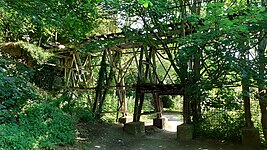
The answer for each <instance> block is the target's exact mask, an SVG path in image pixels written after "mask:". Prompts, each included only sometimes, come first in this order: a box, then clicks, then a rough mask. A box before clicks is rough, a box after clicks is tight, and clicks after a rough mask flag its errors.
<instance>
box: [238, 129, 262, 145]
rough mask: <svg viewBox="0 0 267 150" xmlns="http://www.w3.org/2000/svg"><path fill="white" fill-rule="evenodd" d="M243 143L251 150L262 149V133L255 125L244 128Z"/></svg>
mask: <svg viewBox="0 0 267 150" xmlns="http://www.w3.org/2000/svg"><path fill="white" fill-rule="evenodd" d="M242 144H243V145H244V146H245V147H248V148H249V149H250V150H259V149H260V134H259V130H258V129H256V128H254V127H247V128H243V129H242Z"/></svg>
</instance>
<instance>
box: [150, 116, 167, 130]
mask: <svg viewBox="0 0 267 150" xmlns="http://www.w3.org/2000/svg"><path fill="white" fill-rule="evenodd" d="M167 122H168V119H167V118H155V119H153V126H155V127H157V128H159V129H165V128H166V125H167Z"/></svg>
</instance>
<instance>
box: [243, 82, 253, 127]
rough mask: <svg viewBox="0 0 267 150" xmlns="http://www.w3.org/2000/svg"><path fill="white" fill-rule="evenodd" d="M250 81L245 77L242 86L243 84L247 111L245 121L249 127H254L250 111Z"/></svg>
mask: <svg viewBox="0 0 267 150" xmlns="http://www.w3.org/2000/svg"><path fill="white" fill-rule="evenodd" d="M248 82H249V81H248V80H247V79H246V78H245V77H243V79H242V81H241V84H242V95H243V102H244V110H245V120H246V126H247V127H253V122H252V120H251V111H250V97H249V84H248Z"/></svg>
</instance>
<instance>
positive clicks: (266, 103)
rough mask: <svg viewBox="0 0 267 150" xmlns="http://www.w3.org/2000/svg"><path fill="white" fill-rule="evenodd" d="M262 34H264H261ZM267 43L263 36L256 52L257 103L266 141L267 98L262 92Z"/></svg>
mask: <svg viewBox="0 0 267 150" xmlns="http://www.w3.org/2000/svg"><path fill="white" fill-rule="evenodd" d="M262 35H264V34H262ZM266 45H267V38H266V37H265V38H263V39H262V41H260V43H259V48H258V54H259V80H258V86H259V95H260V98H259V104H260V109H261V124H262V129H263V134H264V138H265V141H267V99H266V93H264V91H263V90H264V86H265V84H264V83H265V81H264V75H265V66H266V65H265V55H264V53H265V49H266Z"/></svg>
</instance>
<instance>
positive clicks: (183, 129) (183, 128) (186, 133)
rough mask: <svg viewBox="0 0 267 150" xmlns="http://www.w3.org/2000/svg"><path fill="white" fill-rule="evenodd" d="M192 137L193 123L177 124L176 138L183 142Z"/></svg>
mask: <svg viewBox="0 0 267 150" xmlns="http://www.w3.org/2000/svg"><path fill="white" fill-rule="evenodd" d="M192 139H193V125H191V124H181V125H179V126H177V140H178V141H181V142H184V141H190V140H192Z"/></svg>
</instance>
